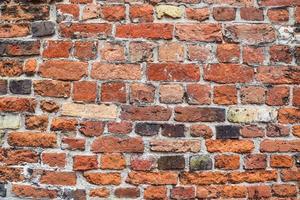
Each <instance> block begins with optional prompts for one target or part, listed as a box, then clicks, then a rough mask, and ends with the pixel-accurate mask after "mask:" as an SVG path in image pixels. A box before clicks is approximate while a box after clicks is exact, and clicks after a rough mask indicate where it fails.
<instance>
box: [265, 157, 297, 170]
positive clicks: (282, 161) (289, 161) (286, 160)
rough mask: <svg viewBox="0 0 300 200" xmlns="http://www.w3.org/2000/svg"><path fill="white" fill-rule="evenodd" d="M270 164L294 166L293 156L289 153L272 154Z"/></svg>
mask: <svg viewBox="0 0 300 200" xmlns="http://www.w3.org/2000/svg"><path fill="white" fill-rule="evenodd" d="M270 166H271V167H274V168H281V167H284V168H289V167H292V166H293V158H292V157H291V156H288V155H271V157H270Z"/></svg>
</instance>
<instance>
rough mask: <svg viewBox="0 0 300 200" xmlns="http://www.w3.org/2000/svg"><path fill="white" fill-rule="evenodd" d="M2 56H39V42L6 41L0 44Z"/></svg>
mask: <svg viewBox="0 0 300 200" xmlns="http://www.w3.org/2000/svg"><path fill="white" fill-rule="evenodd" d="M1 54H2V56H33V55H40V41H39V40H30V41H27V40H20V41H19V40H8V41H4V42H2V43H1Z"/></svg>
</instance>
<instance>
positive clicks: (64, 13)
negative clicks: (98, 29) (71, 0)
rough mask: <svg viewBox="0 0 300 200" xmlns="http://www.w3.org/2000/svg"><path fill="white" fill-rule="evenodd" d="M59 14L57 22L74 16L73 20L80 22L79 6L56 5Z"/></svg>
mask: <svg viewBox="0 0 300 200" xmlns="http://www.w3.org/2000/svg"><path fill="white" fill-rule="evenodd" d="M56 9H57V11H58V13H57V20H58V21H64V20H65V19H67V18H68V17H69V16H72V19H74V20H78V18H79V12H80V10H79V5H75V4H58V5H56Z"/></svg>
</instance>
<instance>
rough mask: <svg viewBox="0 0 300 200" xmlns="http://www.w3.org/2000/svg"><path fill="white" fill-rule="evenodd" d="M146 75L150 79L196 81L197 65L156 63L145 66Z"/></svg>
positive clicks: (198, 71) (198, 72) (197, 76)
mask: <svg viewBox="0 0 300 200" xmlns="http://www.w3.org/2000/svg"><path fill="white" fill-rule="evenodd" d="M147 77H148V79H149V80H151V81H191V82H194V81H198V80H199V79H200V70H199V67H198V66H197V65H195V64H175V63H173V64H171V63H169V64H167V63H166V64H156V63H151V64H149V65H148V68H147Z"/></svg>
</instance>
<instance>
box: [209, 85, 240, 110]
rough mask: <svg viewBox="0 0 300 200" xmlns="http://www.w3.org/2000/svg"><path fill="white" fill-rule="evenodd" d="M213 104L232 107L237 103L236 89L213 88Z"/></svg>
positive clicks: (225, 86) (232, 87)
mask: <svg viewBox="0 0 300 200" xmlns="http://www.w3.org/2000/svg"><path fill="white" fill-rule="evenodd" d="M214 103H215V104H220V105H232V104H236V103H237V89H236V87H235V86H232V85H222V86H215V87H214Z"/></svg>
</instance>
